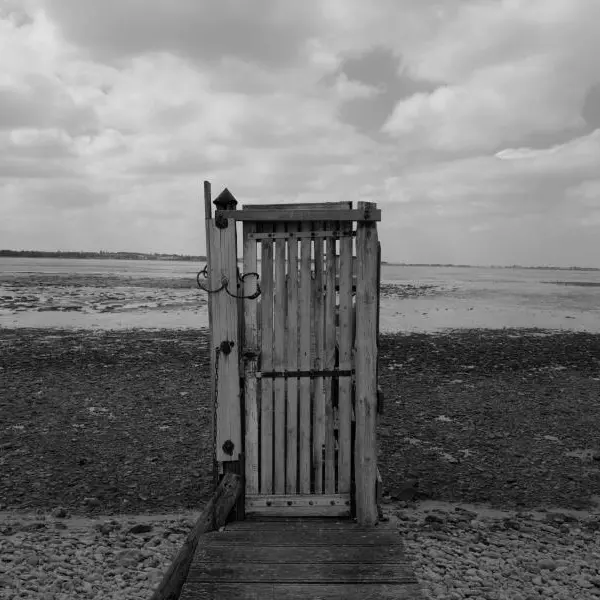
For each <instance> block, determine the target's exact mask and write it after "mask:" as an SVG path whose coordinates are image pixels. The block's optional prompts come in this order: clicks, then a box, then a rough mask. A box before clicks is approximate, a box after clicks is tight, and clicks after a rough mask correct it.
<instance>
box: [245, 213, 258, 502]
mask: <svg viewBox="0 0 600 600" xmlns="http://www.w3.org/2000/svg"><path fill="white" fill-rule="evenodd" d="M243 231H244V273H245V274H246V273H256V270H257V260H256V254H257V252H256V240H252V239H250V238H249V235H250V234H251V233H254V232H255V231H256V223H253V222H252V221H245V222H244V229H243ZM257 283H258V282H257V279H256V277H253V276H248V277H246V278H245V280H244V296H250V295H252V294H253V293H254V292H255V291H256V285H257ZM258 350H259V349H258V301H257V299H254V300H248V299H246V300H244V352H245V353H247V355H248V358H247V359H246V360H245V366H244V406H245V412H246V432H245V442H246V443H245V449H244V454H245V479H246V493H247V494H258V491H259V485H258V402H257V380H256V370H257V359H258Z"/></svg>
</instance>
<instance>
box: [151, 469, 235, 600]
mask: <svg viewBox="0 0 600 600" xmlns="http://www.w3.org/2000/svg"><path fill="white" fill-rule="evenodd" d="M241 493H242V479H241V477H240V476H239V475H236V474H234V473H226V474H225V475H224V476H223V479H222V480H221V483H220V484H219V485H218V487H217V489H216V490H215V493H214V494H213V496H212V498H211V499H210V501H209V503H208V504H207V505H206V506H205V508H204V510H203V511H202V513H201V514H200V516H199V517H198V520H197V521H196V523H195V524H194V527H193V528H192V531H190V533H189V534H188V536H187V537H186V538H185V542H184V543H183V546H182V548H181V550H180V551H179V552H178V554H177V556H176V557H175V559H174V560H173V562H172V563H171V566H170V567H169V570H168V571H167V572H166V574H165V576H164V577H163V579H162V581H161V582H160V585H159V586H158V587H157V588H156V590H155V592H154V594H153V595H152V598H151V600H177V599H178V598H179V596H180V594H181V589H182V588H183V584H184V583H185V580H186V578H187V575H188V571H189V569H190V564H191V563H192V559H193V558H194V554H195V552H196V548H197V547H198V540H199V539H200V536H201V535H202V534H204V533H206V532H208V531H213V530H215V529H219V528H220V527H223V525H225V521H226V520H227V516H228V515H229V513H230V512H231V510H232V509H233V506H234V505H235V503H236V502H237V500H238V498H239V497H240V495H241Z"/></svg>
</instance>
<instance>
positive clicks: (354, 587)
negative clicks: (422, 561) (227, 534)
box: [181, 582, 424, 600]
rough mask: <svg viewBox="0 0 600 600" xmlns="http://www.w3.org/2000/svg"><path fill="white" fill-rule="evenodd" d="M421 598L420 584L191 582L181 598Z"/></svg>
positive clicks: (268, 599)
mask: <svg viewBox="0 0 600 600" xmlns="http://www.w3.org/2000/svg"><path fill="white" fill-rule="evenodd" d="M233 598H240V599H241V598H243V599H245V600H308V599H311V600H366V599H368V600H422V599H423V598H424V596H423V595H422V592H421V589H420V587H419V585H418V584H416V583H411V584H401V583H390V584H381V585H369V584H360V583H349V584H344V583H339V584H338V583H329V584H320V583H316V584H310V583H307V584H291V583H280V584H277V583H220V582H219V583H189V584H188V586H187V587H186V590H185V594H184V595H183V596H181V600H232V599H233Z"/></svg>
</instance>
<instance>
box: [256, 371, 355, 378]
mask: <svg viewBox="0 0 600 600" xmlns="http://www.w3.org/2000/svg"><path fill="white" fill-rule="evenodd" d="M352 375H354V369H345V370H343V369H329V370H321V371H317V370H314V371H312V370H311V371H259V372H257V373H256V377H257V378H270V379H274V378H277V377H284V378H286V379H287V378H288V377H310V378H311V379H313V378H315V377H351V376H352Z"/></svg>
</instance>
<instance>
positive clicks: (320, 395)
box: [312, 223, 325, 494]
mask: <svg viewBox="0 0 600 600" xmlns="http://www.w3.org/2000/svg"><path fill="white" fill-rule="evenodd" d="M322 226H323V225H322V223H314V224H313V227H314V228H321V227H322ZM314 257H315V258H314V270H315V278H314V281H313V304H314V321H313V327H314V332H315V356H314V360H313V369H314V370H315V371H320V370H322V369H323V368H324V362H325V361H324V350H325V339H324V338H325V298H324V290H323V287H324V284H325V281H324V279H325V274H324V266H325V265H324V252H323V240H322V239H316V240H315V241H314ZM313 386H314V388H313V400H314V404H313V430H312V435H313V448H312V462H313V474H314V492H315V494H322V493H323V458H324V457H323V452H324V445H325V389H324V380H323V377H315V378H314V381H313Z"/></svg>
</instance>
